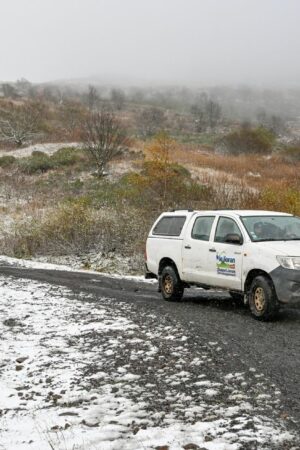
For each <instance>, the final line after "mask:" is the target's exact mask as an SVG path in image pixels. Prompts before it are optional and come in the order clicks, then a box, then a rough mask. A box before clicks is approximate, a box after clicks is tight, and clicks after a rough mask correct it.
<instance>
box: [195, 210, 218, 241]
mask: <svg viewBox="0 0 300 450" xmlns="http://www.w3.org/2000/svg"><path fill="white" fill-rule="evenodd" d="M214 220H215V217H214V216H206V217H197V219H196V220H195V223H194V226H193V229H192V238H193V239H199V240H200V241H209V236H210V231H211V227H212V224H213V223H214Z"/></svg>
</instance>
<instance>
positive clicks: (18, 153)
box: [0, 142, 81, 158]
mask: <svg viewBox="0 0 300 450" xmlns="http://www.w3.org/2000/svg"><path fill="white" fill-rule="evenodd" d="M80 145H81V144H79V143H78V142H55V143H49V142H47V143H43V144H33V145H29V146H28V147H24V148H19V149H17V150H11V151H0V156H4V155H10V156H14V157H15V158H24V157H26V156H30V155H31V154H32V152H37V151H39V152H44V153H47V154H48V155H52V154H53V153H55V152H57V150H59V149H60V148H66V147H68V148H69V147H72V148H77V147H80Z"/></svg>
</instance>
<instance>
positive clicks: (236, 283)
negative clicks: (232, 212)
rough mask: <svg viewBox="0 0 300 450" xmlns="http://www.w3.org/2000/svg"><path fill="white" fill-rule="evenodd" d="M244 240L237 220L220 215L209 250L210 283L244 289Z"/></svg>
mask: <svg viewBox="0 0 300 450" xmlns="http://www.w3.org/2000/svg"><path fill="white" fill-rule="evenodd" d="M238 237H239V239H238ZM243 242H244V238H243V234H242V232H241V230H240V228H239V226H238V225H237V223H236V222H235V220H233V219H232V218H230V217H219V219H218V223H217V226H216V231H215V235H214V239H213V242H211V243H210V244H211V245H210V246H209V251H208V261H207V270H208V279H209V284H211V285H213V286H220V287H224V288H228V289H233V290H234V289H237V290H241V289H242V264H243V247H244V246H243Z"/></svg>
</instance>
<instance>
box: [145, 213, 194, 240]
mask: <svg viewBox="0 0 300 450" xmlns="http://www.w3.org/2000/svg"><path fill="white" fill-rule="evenodd" d="M185 220H186V216H165V217H162V218H161V219H160V221H159V222H158V224H157V225H156V226H155V228H154V229H153V231H152V234H155V235H161V236H180V233H181V230H182V228H183V225H184V223H185Z"/></svg>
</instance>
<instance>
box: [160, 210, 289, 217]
mask: <svg viewBox="0 0 300 450" xmlns="http://www.w3.org/2000/svg"><path fill="white" fill-rule="evenodd" d="M194 214H226V215H232V216H242V217H244V216H291V215H292V214H288V213H284V212H278V211H263V210H257V209H212V210H191V209H176V210H174V211H168V212H165V213H163V215H170V216H174V215H178V216H182V215H194Z"/></svg>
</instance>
